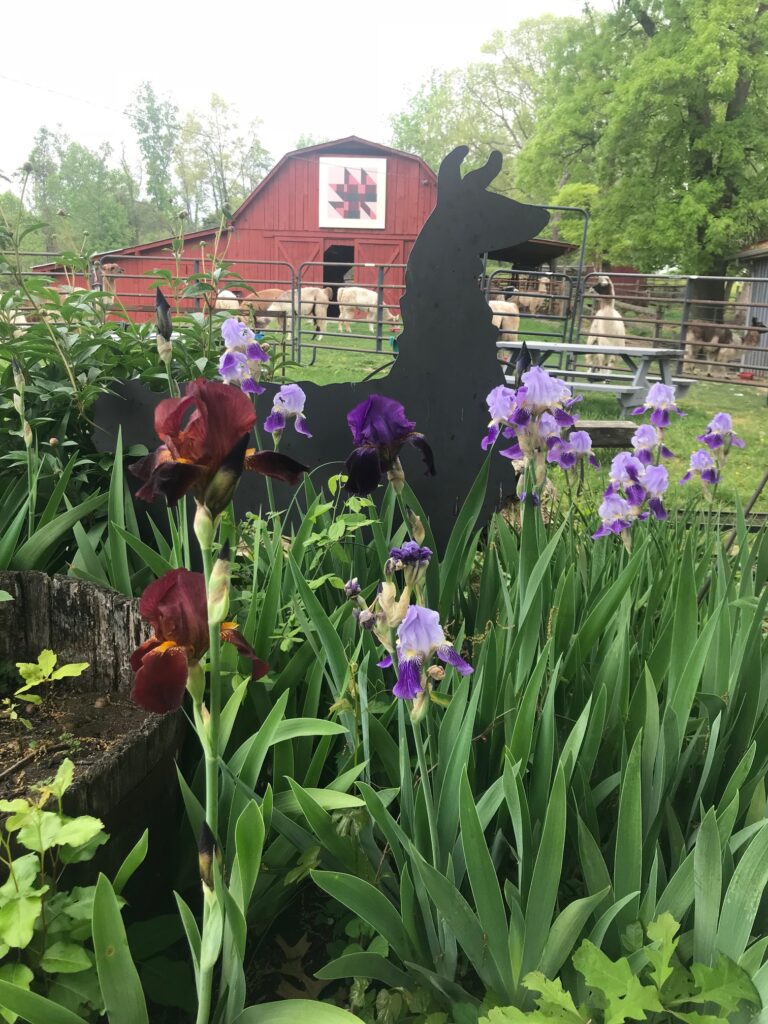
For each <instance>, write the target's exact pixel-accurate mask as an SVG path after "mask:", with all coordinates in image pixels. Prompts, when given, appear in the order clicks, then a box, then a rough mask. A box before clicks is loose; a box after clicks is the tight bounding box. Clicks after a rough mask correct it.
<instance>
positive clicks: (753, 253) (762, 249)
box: [736, 239, 768, 260]
mask: <svg viewBox="0 0 768 1024" xmlns="http://www.w3.org/2000/svg"><path fill="white" fill-rule="evenodd" d="M766 256H768V239H766V240H765V241H762V242H753V243H752V245H749V246H747V248H746V249H742V250H741V252H737V253H736V259H737V260H759V259H765V257H766Z"/></svg>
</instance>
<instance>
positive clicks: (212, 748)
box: [196, 542, 221, 1024]
mask: <svg viewBox="0 0 768 1024" xmlns="http://www.w3.org/2000/svg"><path fill="white" fill-rule="evenodd" d="M212 547H213V544H212V542H211V543H209V544H205V545H203V544H201V545H200V549H201V552H202V556H203V573H204V575H205V593H206V598H207V597H208V596H209V593H210V584H211V573H212V571H213V550H212ZM220 646H221V628H220V625H219V623H218V622H209V623H208V676H209V687H208V714H209V718H208V723H207V726H206V725H205V724H203V728H204V729H206V731H207V734H208V735H207V737H206V736H205V735H201V736H200V742H201V744H202V747H203V751H204V753H205V820H206V823H207V824H208V828H210V830H211V832H212V834H213V837H214V841H217V832H218V826H219V717H220V710H221V679H220V675H219V655H220ZM208 926H209V925H208V911H207V908H205V909H204V911H203V936H205V929H206V927H208ZM212 990H213V966H211V967H209V968H207V969H206V970H201V972H200V984H199V989H198V1005H197V1021H196V1024H208V1021H209V1019H210V1012H211V994H212Z"/></svg>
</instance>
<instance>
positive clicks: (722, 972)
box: [688, 954, 760, 1014]
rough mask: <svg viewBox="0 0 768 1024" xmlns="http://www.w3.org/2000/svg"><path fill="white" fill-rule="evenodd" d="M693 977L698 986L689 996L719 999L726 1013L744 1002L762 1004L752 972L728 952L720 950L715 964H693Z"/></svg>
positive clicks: (708, 1000) (695, 1000) (703, 1000)
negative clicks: (729, 956)
mask: <svg viewBox="0 0 768 1024" xmlns="http://www.w3.org/2000/svg"><path fill="white" fill-rule="evenodd" d="M691 973H692V974H693V980H694V981H695V983H696V988H697V989H698V991H697V993H696V995H693V996H689V997H688V1001H689V1002H691V1003H717V1004H718V1005H719V1006H720V1007H721V1009H722V1010H724V1011H725V1013H727V1014H728V1013H734V1012H735V1011H736V1010H737V1009H738V1008H739V1004H740V1003H741V1002H742V1001H743V1002H747V1003H752V1004H756V1005H758V1006H759V1005H760V996H759V995H758V992H757V989H756V988H755V986H754V985H753V984H752V981H751V980H750V977H749V975H748V974H747V972H746V971H745V970H744V969H743V968H742V967H739V965H738V964H735V963H734V962H733V960H731V959H729V958H728V957H727V956H723V955H722V954H720V956H718V958H717V962H716V963H715V966H714V967H707V966H706V965H705V964H693V965H692V966H691Z"/></svg>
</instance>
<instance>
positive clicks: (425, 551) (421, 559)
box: [389, 540, 432, 565]
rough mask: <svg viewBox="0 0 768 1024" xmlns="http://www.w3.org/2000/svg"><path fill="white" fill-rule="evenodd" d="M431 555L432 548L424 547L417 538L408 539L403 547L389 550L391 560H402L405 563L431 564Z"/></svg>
mask: <svg viewBox="0 0 768 1024" xmlns="http://www.w3.org/2000/svg"><path fill="white" fill-rule="evenodd" d="M431 557H432V551H431V549H430V548H426V547H422V546H421V544H418V543H417V542H416V541H415V540H407V541H406V542H405V544H403V546H402V547H401V548H392V550H391V551H390V552H389V561H391V562H402V564H403V565H424V564H429V560H430V558H431Z"/></svg>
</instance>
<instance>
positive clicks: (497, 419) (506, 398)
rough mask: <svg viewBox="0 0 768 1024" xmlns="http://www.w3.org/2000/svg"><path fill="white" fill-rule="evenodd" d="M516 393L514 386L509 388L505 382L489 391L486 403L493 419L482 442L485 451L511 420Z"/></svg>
mask: <svg viewBox="0 0 768 1024" xmlns="http://www.w3.org/2000/svg"><path fill="white" fill-rule="evenodd" d="M515 395H516V392H515V391H513V390H512V388H507V387H505V386H504V385H503V384H499V386H498V387H496V388H494V389H493V391H491V392H489V394H488V397H487V398H486V403H487V405H488V412H489V413H490V415H491V421H490V423H489V424H488V433H487V434H486V435H485V437H484V438H483V440H482V442H481V444H480V447H481V448H482V449H483V451H488V449H489V448H490V447H491V445H492V444H493V442H494V441H495V440H496V438H497V437H498V436H499V431H500V430H501V427H502V426H503V425H504V424H505V423H509V422H510V421H511V419H512V415H513V413H514V411H515Z"/></svg>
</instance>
